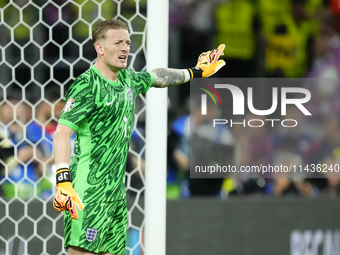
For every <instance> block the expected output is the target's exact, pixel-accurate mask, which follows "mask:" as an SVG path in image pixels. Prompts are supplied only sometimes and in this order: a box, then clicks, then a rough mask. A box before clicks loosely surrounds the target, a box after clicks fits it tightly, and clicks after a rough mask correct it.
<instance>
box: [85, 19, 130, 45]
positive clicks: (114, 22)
mask: <svg viewBox="0 0 340 255" xmlns="http://www.w3.org/2000/svg"><path fill="white" fill-rule="evenodd" d="M110 29H115V30H120V29H123V30H129V28H128V26H127V25H126V23H125V22H123V21H121V20H118V19H107V20H104V21H101V22H99V23H98V24H97V25H96V26H95V27H94V29H93V31H92V41H93V44H95V43H96V42H97V41H98V40H100V39H105V35H106V32H107V31H108V30H110Z"/></svg>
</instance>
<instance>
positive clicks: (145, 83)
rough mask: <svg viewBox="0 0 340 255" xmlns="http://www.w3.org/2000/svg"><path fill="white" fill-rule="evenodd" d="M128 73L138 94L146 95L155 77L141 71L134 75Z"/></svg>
mask: <svg viewBox="0 0 340 255" xmlns="http://www.w3.org/2000/svg"><path fill="white" fill-rule="evenodd" d="M129 73H130V76H131V80H132V81H133V84H134V87H135V88H136V89H137V92H138V94H139V93H146V92H147V91H148V90H149V88H150V87H151V86H152V84H153V83H154V81H155V76H154V74H153V73H152V72H148V71H141V72H137V73H135V72H133V71H131V70H130V72H129Z"/></svg>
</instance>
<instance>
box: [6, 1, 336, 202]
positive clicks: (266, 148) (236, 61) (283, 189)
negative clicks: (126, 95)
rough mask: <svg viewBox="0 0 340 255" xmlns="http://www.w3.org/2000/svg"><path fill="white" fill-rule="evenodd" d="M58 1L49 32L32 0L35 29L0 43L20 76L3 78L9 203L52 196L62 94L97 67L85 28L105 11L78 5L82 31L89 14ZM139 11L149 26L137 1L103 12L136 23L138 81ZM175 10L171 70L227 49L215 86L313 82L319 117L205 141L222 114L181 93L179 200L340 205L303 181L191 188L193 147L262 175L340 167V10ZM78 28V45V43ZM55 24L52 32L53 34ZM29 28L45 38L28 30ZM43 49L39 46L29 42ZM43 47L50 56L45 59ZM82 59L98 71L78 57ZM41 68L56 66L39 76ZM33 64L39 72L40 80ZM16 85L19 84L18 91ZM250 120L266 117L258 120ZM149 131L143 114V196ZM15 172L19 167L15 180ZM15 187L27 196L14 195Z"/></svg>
mask: <svg viewBox="0 0 340 255" xmlns="http://www.w3.org/2000/svg"><path fill="white" fill-rule="evenodd" d="M34 2H35V4H37V5H39V6H42V5H44V3H45V1H39V0H36V1H34ZM49 2H50V3H49V4H46V5H45V7H44V8H43V17H42V18H43V21H44V22H42V23H38V21H39V20H38V18H37V17H38V16H39V15H38V12H37V15H33V14H34V13H36V10H37V9H36V8H35V7H34V6H32V5H27V3H28V1H27V0H21V1H16V5H17V6H19V7H25V10H26V11H24V12H23V20H24V23H25V24H26V25H19V26H17V27H16V28H15V29H14V30H13V31H14V34H13V35H14V39H15V41H16V42H17V43H16V44H13V43H11V41H10V40H9V39H8V38H10V36H11V35H10V30H9V29H8V26H4V25H3V24H0V33H1V34H2V35H4V36H1V37H0V45H1V46H6V50H5V51H4V52H5V56H2V57H6V61H7V62H8V63H10V64H11V65H12V66H15V67H16V68H15V71H14V72H10V71H9V70H7V69H8V68H9V67H8V65H7V66H5V65H3V66H2V67H1V68H2V69H1V72H2V74H3V75H1V77H0V82H1V84H2V87H3V88H5V89H6V93H4V91H3V90H4V89H2V91H1V92H0V93H1V94H0V95H1V96H2V101H1V103H0V184H1V186H0V187H1V188H0V192H1V195H2V196H5V197H6V198H11V197H13V196H14V195H15V194H16V192H17V195H18V196H19V197H22V198H23V199H29V198H31V197H32V194H34V193H35V194H36V195H37V196H40V197H42V198H48V197H50V196H51V194H52V186H53V182H54V180H53V178H54V172H53V156H52V137H53V131H54V129H55V125H56V123H57V121H58V117H59V115H60V113H61V110H62V108H63V105H64V101H63V100H62V97H63V95H62V94H63V93H64V92H65V91H66V90H67V86H69V85H70V83H71V82H72V80H73V78H74V77H76V76H77V75H78V74H80V73H81V72H82V71H84V70H85V69H86V68H87V67H88V65H89V63H90V62H91V61H93V59H94V58H95V52H94V50H93V48H92V47H93V46H92V43H91V40H90V34H89V31H90V29H89V26H88V24H87V23H86V22H89V23H91V22H93V17H96V15H97V14H98V13H97V12H98V11H99V9H98V7H97V5H96V4H94V3H93V2H92V1H84V0H75V2H76V3H78V4H82V7H81V8H82V14H81V15H82V18H83V21H81V22H75V21H76V20H77V19H78V17H79V16H78V15H79V13H80V12H79V8H80V7H79V6H77V5H74V4H71V3H66V2H67V1H64V0H54V1H49ZM137 2H138V3H139V8H138V11H139V15H137V16H135V17H134V14H135V13H136V10H137V9H136V2H135V1H134V0H124V1H121V3H120V5H117V2H115V1H109V0H106V1H102V4H103V8H101V9H100V10H101V11H102V16H103V17H104V18H110V17H111V16H112V13H117V11H118V10H119V11H120V13H121V14H122V15H123V16H124V17H125V18H126V19H127V20H128V19H130V18H131V17H134V18H133V19H131V20H130V21H131V23H130V24H131V29H132V31H130V32H131V33H132V34H131V39H132V45H131V56H130V61H131V60H132V59H133V62H131V63H132V64H131V65H130V66H129V68H133V69H135V70H136V71H138V70H141V69H143V68H145V56H144V54H143V51H142V47H141V43H142V42H143V38H142V36H141V35H140V34H139V32H143V31H144V26H145V23H146V22H145V20H144V19H143V18H141V17H142V16H143V15H146V1H137ZM8 3H9V1H8V0H0V7H1V8H3V7H4V6H6V5H7V8H6V9H5V10H4V15H5V17H4V21H5V23H7V24H8V25H9V26H12V27H13V26H15V25H16V24H17V22H18V20H16V17H17V16H16V15H10V14H13V13H14V14H15V13H16V12H17V8H16V7H13V6H12V5H11V6H10V7H8V6H9V5H8ZM169 3H170V13H169V67H174V68H187V67H192V66H194V65H195V62H196V60H197V57H198V56H199V55H200V54H201V53H202V51H206V50H210V49H213V48H216V47H217V46H218V45H219V44H221V43H223V44H225V45H226V48H225V50H224V55H223V56H222V58H223V59H224V60H225V61H226V63H227V64H226V66H225V67H223V68H222V69H221V70H220V71H219V72H218V73H217V74H216V75H215V76H214V77H220V78H222V77H229V78H258V77H263V78H282V79H284V78H304V79H305V80H306V81H308V80H312V82H308V84H307V85H306V84H305V85H301V86H305V87H306V88H308V89H309V90H310V91H311V93H312V99H311V100H310V102H309V103H308V105H307V106H306V107H307V108H308V110H309V111H310V112H311V113H312V116H308V118H307V117H305V116H304V115H302V114H301V111H299V110H298V109H297V108H296V107H288V109H287V116H286V118H287V119H295V120H298V122H299V125H298V126H296V127H294V128H282V127H275V128H272V127H270V126H269V125H264V126H262V127H259V128H250V127H249V126H245V127H243V126H242V125H237V126H234V127H229V126H227V125H225V126H224V127H222V128H220V129H219V130H217V131H216V133H211V132H210V133H209V132H205V124H206V123H207V121H209V119H211V118H214V116H217V115H218V114H219V113H218V112H216V109H215V108H214V107H209V106H208V108H209V109H208V114H207V115H206V116H202V115H201V114H200V111H199V108H198V104H199V102H197V100H195V99H194V98H190V86H189V84H184V85H182V86H178V87H173V88H170V89H169V104H168V105H169V129H168V170H167V171H168V180H167V183H168V185H167V196H168V198H169V199H177V198H188V197H194V196H216V197H221V198H225V197H230V196H265V195H268V196H284V195H293V196H303V197H319V196H328V197H337V196H339V195H340V178H337V176H327V175H325V174H320V173H319V174H318V175H313V176H304V177H303V178H291V177H288V176H280V177H276V176H265V177H263V176H260V177H258V178H254V177H251V178H246V177H244V176H242V177H241V178H238V177H235V176H225V178H215V179H213V178H211V179H193V178H190V157H192V158H191V159H193V158H195V157H196V158H197V155H191V153H195V150H190V141H193V139H192V138H193V137H194V136H195V142H197V143H196V144H195V147H200V146H205V147H206V148H208V149H209V148H210V147H209V141H215V145H216V144H217V145H218V146H220V147H223V148H227V150H228V151H229V152H230V153H228V156H226V158H225V160H226V162H227V163H230V164H233V165H235V166H237V167H240V166H252V165H256V166H259V165H263V164H267V165H268V164H272V165H275V164H283V165H290V164H295V165H306V164H309V165H310V164H327V165H328V166H330V165H335V164H338V163H339V162H340V160H339V159H340V103H339V100H338V98H339V96H340V84H339V81H338V80H337V78H338V76H339V70H340V5H339V2H338V1H336V0H281V1H277V0H209V1H207V0H170V2H169ZM56 6H63V7H62V9H61V12H60V13H61V14H62V15H61V16H62V21H61V20H60V17H59V18H58V15H59V14H58V13H59V11H58V8H56ZM118 6H119V8H118ZM34 24H38V25H34ZM53 24H55V25H53ZM71 24H72V37H73V38H72V40H69V33H70V28H69V27H70V25H71ZM47 25H53V27H52V29H51V30H50V32H49V31H48V29H47V28H48V27H47ZM28 26H31V27H34V29H31V30H29V29H28V28H27V27H28ZM31 36H32V37H31ZM32 38H33V39H34V40H35V42H36V43H35V44H33V43H29V41H30V40H31V39H32ZM39 45H40V46H42V48H43V50H40V49H39V47H38V46H39ZM22 46H25V47H24V48H25V50H24V51H22V52H23V54H22V52H21V51H20V47H22ZM81 54H83V56H84V57H85V59H88V62H86V61H84V60H83V59H80V58H79V57H80V56H81ZM23 56H24V57H23ZM23 58H24V59H23ZM40 59H44V60H45V61H44V62H41V63H40V64H39V65H35V63H36V62H38V61H39V60H40ZM23 60H24V61H23ZM49 64H50V65H53V67H51V66H49ZM70 64H72V68H70ZM29 65H34V70H33V72H32V69H31V67H29ZM6 68H7V69H6ZM9 69H10V68H9ZM51 69H53V77H51V72H50V70H51ZM32 73H34V79H37V81H38V82H39V83H40V84H44V89H43V90H44V92H41V87H40V86H34V85H32V79H33V77H32ZM310 78H312V79H310ZM13 79H15V81H16V83H17V84H15V82H14V83H13V82H12V81H13ZM46 84H48V85H46ZM3 85H4V86H3ZM22 86H25V87H26V88H27V87H29V88H31V89H29V90H28V89H26V90H25V92H26V94H25V97H26V98H24V97H23V96H22V93H21V88H20V87H22ZM61 87H63V89H61ZM37 91H39V93H40V97H39V96H37V93H36V92H37ZM5 95H6V96H5ZM27 97H30V98H27ZM41 98H44V99H43V100H42V99H41ZM138 100H139V99H138ZM256 100H257V101H259V100H260V101H261V100H262V101H266V100H269V101H270V100H271V98H270V97H269V98H265V97H264V94H261V93H258V94H257V95H255V98H254V101H256ZM142 108H143V102H142V100H139V101H138V102H137V107H136V109H142ZM245 118H246V119H254V118H255V117H254V116H251V114H248V113H247V115H246V116H245ZM256 119H259V116H256ZM144 124H145V123H144V118H143V114H142V115H138V123H137V127H136V130H135V132H134V134H133V137H132V141H131V149H132V150H134V151H135V152H132V151H131V153H130V155H129V159H130V160H129V161H128V165H127V172H128V173H130V174H131V175H130V177H129V182H130V183H129V185H130V186H131V187H133V188H135V189H138V188H140V187H142V186H143V184H144V177H143V175H144V170H145V169H144V163H143V162H144V160H143V158H144V150H145V144H144V139H143V136H144ZM190 125H191V127H190ZM208 133H209V134H208ZM196 138H197V139H196ZM216 141H217V142H216ZM193 147H194V146H193ZM211 150H213V148H212V147H211ZM139 159H141V163H140V162H138V160H139ZM5 164H6V165H7V166H8V167H7V168H6V169H7V170H8V171H7V172H5ZM137 169H138V171H137ZM339 175H340V173H339ZM15 186H16V187H18V188H17V189H15V188H14V187H15Z"/></svg>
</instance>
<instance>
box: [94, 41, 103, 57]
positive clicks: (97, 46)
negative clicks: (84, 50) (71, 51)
mask: <svg viewBox="0 0 340 255" xmlns="http://www.w3.org/2000/svg"><path fill="white" fill-rule="evenodd" d="M94 47H95V49H96V51H97V53H98V54H100V55H103V54H104V51H103V45H102V44H101V43H100V42H96V43H95V45H94Z"/></svg>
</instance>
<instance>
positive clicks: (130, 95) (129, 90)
mask: <svg viewBox="0 0 340 255" xmlns="http://www.w3.org/2000/svg"><path fill="white" fill-rule="evenodd" d="M126 92H127V94H128V97H129V101H130V104H133V96H132V92H131V89H130V88H127V89H126Z"/></svg>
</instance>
